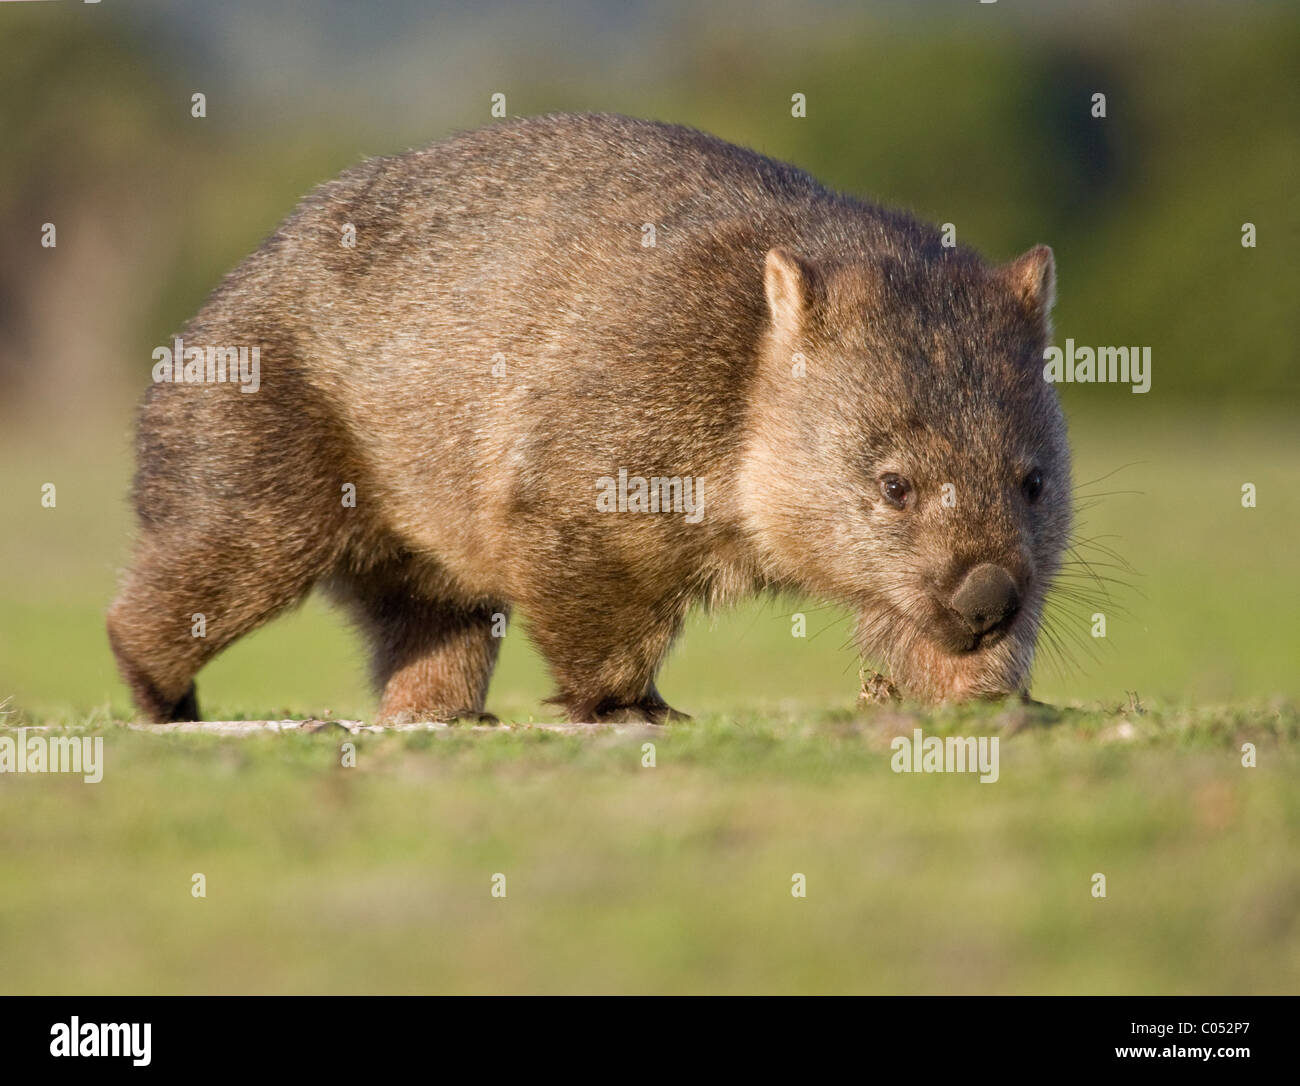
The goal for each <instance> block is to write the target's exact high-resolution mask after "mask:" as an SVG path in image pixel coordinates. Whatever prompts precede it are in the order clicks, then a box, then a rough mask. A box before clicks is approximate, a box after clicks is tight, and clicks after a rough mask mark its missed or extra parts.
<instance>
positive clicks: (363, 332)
mask: <svg viewBox="0 0 1300 1086" xmlns="http://www.w3.org/2000/svg"><path fill="white" fill-rule="evenodd" d="M1053 293H1054V267H1053V258H1052V253H1051V250H1050V249H1048V248H1046V247H1042V246H1040V247H1038V248H1034V249H1031V250H1030V251H1029V252H1028V253H1026V254H1025V255H1023V256H1021V257H1020V258H1018V259H1016V260H1014V261H1012V262H1011V263H1009V264H1007V265H1004V266H1000V267H991V266H989V265H987V264H986V263H984V262H983V261H982V260H981V259H980V257H979V256H977V255H976V254H975V253H974V252H972V251H970V250H969V249H966V248H962V247H953V246H950V245H945V244H944V239H943V237H942V235H941V233H940V231H939V230H938V229H936V228H934V227H931V226H928V225H925V224H923V223H921V222H918V221H916V220H915V219H913V218H912V217H910V216H908V215H905V214H902V213H900V212H897V211H892V210H887V209H884V208H881V207H878V206H874V205H872V204H870V203H865V202H862V201H859V200H856V199H852V198H850V197H848V196H844V195H840V194H838V193H835V192H832V191H830V190H828V189H827V188H825V187H823V186H822V185H820V184H818V183H817V181H815V180H814V179H813V178H812V177H811V176H809V175H808V174H806V173H804V172H802V171H800V170H798V169H796V168H794V167H793V166H788V165H785V164H782V163H780V162H775V161H773V160H771V159H769V158H766V157H764V156H762V155H759V154H757V153H755V152H752V151H748V150H744V149H742V148H739V147H736V146H733V145H731V144H728V143H725V142H723V141H722V140H720V139H717V138H714V137H712V136H709V135H706V134H704V133H702V132H698V131H695V130H692V129H689V128H684V127H678V126H675V125H667V124H659V123H652V122H647V121H640V120H632V119H628V118H624V117H617V116H603V115H559V116H548V117H540V118H534V119H525V120H517V121H509V122H503V123H500V124H497V125H494V126H492V127H489V128H485V129H482V130H480V131H476V132H471V133H468V134H463V135H458V136H455V137H453V138H451V139H448V140H446V141H444V142H442V143H438V144H435V145H434V146H432V147H430V148H428V149H427V150H422V151H414V152H410V153H407V154H401V155H396V156H393V157H388V158H379V159H374V160H371V161H367V162H365V163H364V164H362V165H360V166H358V167H356V168H354V169H351V170H348V171H347V172H345V173H344V174H343V175H342V176H340V177H339V178H337V179H336V180H334V181H331V182H329V183H327V184H325V185H323V186H321V187H320V188H318V189H317V190H316V191H314V192H313V193H311V194H310V195H309V196H307V197H306V198H305V199H304V200H303V202H302V203H301V204H300V206H299V207H298V209H297V210H296V211H295V212H294V213H293V214H292V215H291V216H290V217H289V218H288V219H287V220H286V221H285V223H284V224H283V225H282V226H281V227H280V228H279V229H278V230H277V231H276V232H275V233H274V234H273V235H272V236H271V237H270V238H269V239H268V240H267V241H266V242H265V243H264V244H263V245H262V246H261V248H259V249H258V250H257V251H256V252H255V253H253V255H252V256H250V257H249V258H248V259H247V260H245V261H244V263H243V264H241V265H240V266H239V267H238V268H237V269H236V270H235V271H234V272H232V273H231V274H230V275H229V276H227V278H226V279H225V280H224V282H223V283H222V284H221V285H220V286H219V287H218V288H217V289H216V291H215V292H214V293H213V294H212V296H211V297H210V298H209V299H208V301H207V303H206V304H205V305H204V307H203V308H202V310H201V311H200V312H199V314H198V316H197V317H195V318H194V320H193V321H192V322H191V323H190V324H189V325H188V326H187V327H186V328H185V329H184V333H183V339H184V344H185V345H184V346H180V345H178V346H180V354H181V357H180V358H178V359H176V360H175V365H174V367H173V366H172V365H171V364H169V363H168V362H167V361H166V354H165V352H164V355H163V359H164V360H163V362H161V363H160V364H159V365H158V366H156V367H155V370H154V378H155V382H154V384H153V386H152V387H151V388H150V389H149V391H148V394H147V396H146V397H145V401H144V404H143V407H142V408H141V411H140V417H139V436H138V470H137V473H136V478H135V486H134V502H135V508H136V512H137V514H138V519H139V539H138V543H137V547H136V551H135V554H134V559H133V564H132V566H131V568H130V570H129V572H128V574H127V575H126V577H125V579H124V582H123V585H122V588H121V592H120V595H119V596H118V598H117V599H116V601H115V602H114V604H113V606H112V608H111V611H110V613H109V616H108V630H109V637H110V640H111V642H112V646H113V650H114V652H115V653H116V655H117V660H118V663H119V665H120V667H121V670H122V673H123V675H124V677H125V679H126V681H127V682H128V683H129V685H130V687H131V690H132V692H133V694H134V696H135V699H136V701H137V704H138V706H139V708H140V710H141V711H142V712H143V713H144V714H146V715H147V716H148V717H150V718H152V719H153V720H156V721H176V720H190V719H197V718H198V714H199V709H198V705H197V702H196V698H195V689H194V684H193V679H194V676H195V674H196V672H197V671H198V670H199V668H200V667H201V666H202V665H203V664H204V663H205V662H206V661H207V660H209V659H210V658H211V657H212V656H214V655H215V654H216V653H217V652H219V651H220V650H221V649H222V648H224V647H225V646H227V645H229V644H230V643H231V642H233V641H235V640H236V639H237V638H239V637H241V636H242V635H244V634H246V633H248V632H249V631H250V630H253V629H255V628H256V627H258V626H260V625H262V624H263V623H264V622H266V621H267V620H268V619H270V618H271V617H272V616H274V615H276V614H277V613H279V612H281V611H283V610H284V609H285V608H287V607H289V606H291V605H293V604H295V603H297V602H299V601H300V600H302V599H303V597H304V596H305V594H306V593H308V592H309V590H311V589H312V588H313V586H320V587H322V588H323V589H325V590H326V591H327V592H328V593H329V594H331V595H332V596H333V597H334V598H335V599H337V600H339V601H341V602H342V603H343V604H344V605H345V606H346V607H347V608H348V609H350V610H351V612H352V613H353V614H354V615H355V618H356V621H357V623H358V625H359V626H360V628H361V630H362V631H363V632H364V633H365V635H366V636H367V638H368V639H369V642H370V646H371V649H372V652H373V670H374V677H375V680H376V682H377V684H378V687H379V689H380V690H381V691H382V704H381V707H380V710H379V717H380V719H382V720H386V721H403V720H413V719H419V720H448V719H451V718H455V717H460V716H465V715H471V716H473V715H477V714H481V713H482V711H483V707H484V698H485V695H486V690H487V685H488V680H489V677H490V675H491V672H492V667H493V664H494V662H495V660H496V656H497V649H498V646H499V644H500V635H501V634H502V633H503V632H504V628H505V622H506V616H507V615H508V614H509V613H510V611H511V609H512V608H514V607H518V608H519V610H520V611H521V612H522V613H523V615H524V616H525V617H526V619H527V623H528V627H529V631H530V634H531V636H532V638H533V640H534V642H535V643H536V645H537V647H538V649H539V650H540V651H541V653H542V654H543V656H544V657H545V659H546V661H547V663H548V664H549V667H550V670H551V673H552V675H553V677H554V681H555V684H556V687H557V696H556V698H555V699H554V700H555V701H557V702H558V703H560V704H561V705H562V706H563V708H564V710H565V711H566V712H567V715H568V717H569V718H570V719H571V720H573V721H602V720H620V719H621V720H626V719H633V720H644V721H651V722H658V721H662V720H663V719H665V718H666V717H668V716H670V715H671V714H672V710H670V709H669V707H668V706H667V704H666V703H665V702H664V700H663V698H662V697H661V696H660V694H659V692H658V691H657V689H656V687H655V674H656V671H657V669H658V667H659V665H660V662H661V661H662V660H663V658H664V655H665V653H666V652H667V651H668V648H669V646H670V645H671V644H672V642H673V639H674V637H675V635H676V634H677V633H678V631H679V629H680V627H681V624H682V621H683V617H684V616H685V615H686V613H687V611H688V610H689V609H690V607H691V606H692V605H693V604H695V603H703V604H705V605H706V606H708V605H717V604H722V603H725V602H727V601H732V600H735V599H737V598H739V597H741V596H744V595H746V594H749V593H753V592H757V591H761V590H769V589H774V590H785V589H791V590H797V591H800V592H804V593H809V594H812V595H815V596H818V597H823V598H826V599H828V600H832V601H837V602H839V603H841V604H843V605H846V606H848V607H849V608H851V609H852V611H853V612H854V613H855V615H856V616H857V618H858V629H857V640H858V645H859V648H860V649H861V652H862V653H863V654H864V656H866V657H869V658H872V659H874V660H876V661H877V662H879V663H881V664H883V665H884V666H885V667H886V668H887V669H888V671H889V673H890V675H891V677H892V679H893V681H894V682H895V683H897V684H898V685H899V686H900V687H901V688H902V689H903V690H904V691H905V692H906V693H908V694H911V695H913V696H916V697H919V698H922V699H929V700H946V699H960V698H967V697H972V696H991V695H999V694H1003V693H1012V692H1016V691H1020V690H1023V689H1024V686H1025V684H1026V683H1027V679H1028V675H1029V671H1030V665H1031V662H1032V658H1033V652H1034V643H1035V637H1036V633H1037V630H1038V625H1039V621H1040V616H1041V612H1042V607H1043V598H1044V593H1045V591H1046V589H1047V588H1048V586H1049V584H1050V582H1051V580H1052V578H1053V576H1054V574H1055V572H1056V571H1057V569H1058V566H1059V564H1060V560H1061V554H1062V551H1063V548H1064V546H1065V544H1066V540H1067V532H1068V529H1069V524H1070V501H1069V498H1070V484H1069V453H1068V448H1067V444H1066V433H1065V425H1064V421H1063V418H1062V413H1061V410H1060V407H1059V405H1058V402H1057V397H1056V394H1055V391H1054V389H1053V387H1052V386H1051V385H1050V384H1048V383H1047V382H1045V380H1044V379H1043V376H1042V372H1041V365H1042V358H1043V351H1044V347H1045V344H1046V342H1047V339H1048V337H1049V335H1050V333H1049V328H1048V323H1049V311H1050V309H1051V306H1052V301H1053ZM238 348H248V349H250V350H251V349H253V348H256V349H257V350H256V352H255V353H254V358H255V359H260V374H259V375H258V376H257V380H255V381H252V382H249V381H248V380H247V378H248V376H249V375H248V372H247V368H245V370H243V371H240V370H239V369H238V367H236V366H235V365H234V363H233V358H234V357H235V352H236V350H237V349H238ZM247 353H248V352H247V351H246V352H245V357H247ZM214 355H215V357H216V359H217V361H218V365H217V367H216V368H215V371H214V366H213V358H214ZM158 357H159V355H158V353H157V352H155V358H158ZM227 357H229V358H230V359H231V360H232V361H231V367H230V373H229V374H225V373H224V370H225V366H224V361H225V359H226V358H227ZM182 362H184V366H183V367H182ZM236 373H239V375H240V378H241V380H239V381H237V380H235V376H234V375H235V374H236ZM223 376H225V377H226V378H227V379H225V380H223V379H222V378H223ZM199 616H201V622H200V619H199ZM196 634H201V636H196Z"/></svg>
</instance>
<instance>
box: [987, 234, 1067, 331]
mask: <svg viewBox="0 0 1300 1086" xmlns="http://www.w3.org/2000/svg"><path fill="white" fill-rule="evenodd" d="M998 271H999V274H1000V275H1001V276H1002V279H1003V280H1004V281H1005V282H1006V284H1007V286H1009V287H1010V288H1011V292H1012V294H1014V295H1015V297H1016V300H1017V301H1018V302H1020V304H1021V305H1022V306H1024V307H1025V309H1026V310H1027V311H1028V312H1029V313H1030V314H1031V315H1032V316H1034V317H1036V318H1037V319H1039V320H1043V321H1045V320H1047V318H1048V316H1049V314H1050V313H1051V312H1052V306H1053V305H1055V304H1056V258H1055V257H1053V256H1052V250H1051V249H1049V248H1048V247H1047V246H1046V245H1035V246H1034V247H1033V248H1032V249H1030V250H1029V252H1027V253H1025V254H1024V255H1023V256H1018V257H1016V259H1015V260H1013V261H1012V262H1011V263H1010V264H1006V265H1004V266H1003V267H1001V268H999V269H998Z"/></svg>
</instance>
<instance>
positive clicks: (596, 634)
mask: <svg viewBox="0 0 1300 1086" xmlns="http://www.w3.org/2000/svg"><path fill="white" fill-rule="evenodd" d="M527 610H528V612H529V618H530V623H531V625H530V633H531V634H532V638H533V640H534V641H535V642H536V644H537V647H538V648H539V649H540V650H541V652H542V655H543V656H545V657H546V660H547V663H549V664H550V667H551V673H552V675H554V677H555V682H556V686H557V687H558V688H559V689H558V693H557V694H556V695H555V697H553V698H551V699H550V700H551V701H553V702H557V703H559V704H560V705H563V706H564V709H565V712H566V714H567V715H568V718H569V720H571V721H573V722H574V723H593V722H594V723H619V722H634V723H647V724H662V723H664V722H665V721H670V720H685V719H688V718H687V717H686V715H685V714H684V713H679V712H677V710H675V709H673V708H671V707H670V706H669V705H668V703H667V702H665V701H664V700H663V698H661V697H660V696H659V691H658V690H656V689H655V685H654V677H655V673H656V672H657V671H658V670H659V665H660V663H661V662H662V661H663V658H664V656H665V655H666V654H667V652H668V648H669V646H670V645H671V644H672V641H673V638H674V637H675V636H676V634H677V631H678V629H679V628H680V626H681V614H680V612H679V611H678V610H677V609H676V607H675V605H671V604H670V605H666V606H665V607H663V608H655V607H644V606H637V605H635V604H633V603H631V602H630V601H629V600H628V599H626V598H624V597H622V596H620V597H619V598H613V597H611V598H610V599H608V600H605V599H595V598H593V597H592V596H591V595H590V594H587V595H584V596H583V597H582V598H581V599H569V600H568V601H566V602H565V603H562V604H560V605H558V606H556V605H551V606H547V605H546V604H543V605H542V606H541V607H540V608H539V607H538V606H537V605H536V604H533V605H530V606H528V607H527Z"/></svg>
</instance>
